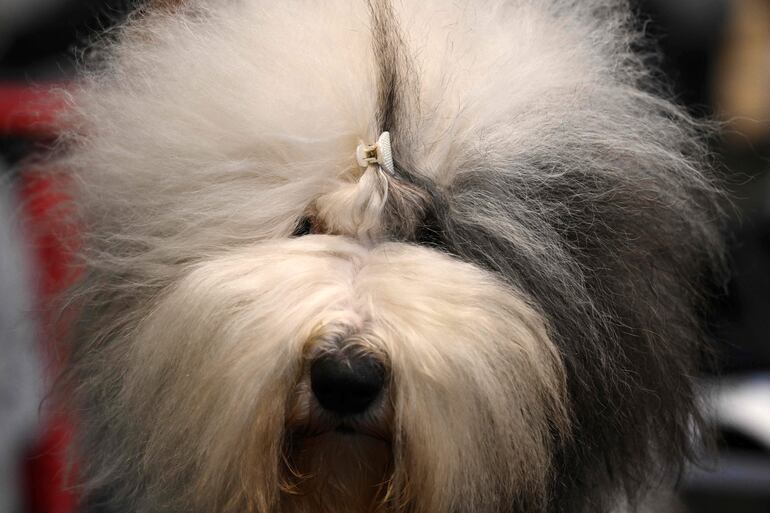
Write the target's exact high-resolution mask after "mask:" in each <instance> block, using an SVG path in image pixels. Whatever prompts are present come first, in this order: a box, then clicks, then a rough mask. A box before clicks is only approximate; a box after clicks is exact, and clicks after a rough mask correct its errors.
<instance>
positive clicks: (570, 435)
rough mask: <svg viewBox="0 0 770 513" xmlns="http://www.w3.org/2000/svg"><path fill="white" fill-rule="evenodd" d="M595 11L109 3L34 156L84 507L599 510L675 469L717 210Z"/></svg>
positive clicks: (626, 39)
mask: <svg viewBox="0 0 770 513" xmlns="http://www.w3.org/2000/svg"><path fill="white" fill-rule="evenodd" d="M201 4H203V3H201ZM482 4H483V5H482ZM624 7H625V6H624V5H623V4H622V2H615V1H609V0H601V1H600V0H597V1H590V2H583V3H581V5H575V4H574V3H572V2H566V1H564V2H562V1H557V0H553V1H549V2H528V1H524V0H521V1H516V0H510V1H489V2H481V4H478V3H476V2H467V4H466V3H462V5H459V4H452V5H451V6H449V5H444V4H443V3H440V2H436V3H435V5H434V2H423V3H421V6H416V5H410V3H407V2H404V3H403V4H402V3H399V2H393V3H392V4H391V3H390V2H387V1H381V2H380V1H376V2H375V1H372V2H369V3H367V2H364V1H361V2H359V1H354V0H339V1H334V2H326V3H323V5H322V6H321V5H316V4H315V3H312V2H288V3H287V2H262V1H259V0H252V1H246V0H243V1H233V2H224V3H222V4H221V5H217V6H204V5H199V3H197V2H190V3H189V4H185V5H182V6H180V7H178V8H176V9H169V8H168V6H166V7H164V8H162V9H157V10H155V11H153V10H150V11H148V12H143V13H141V14H139V15H137V16H136V19H135V20H134V21H133V22H132V23H131V24H129V25H128V26H127V27H126V28H125V29H123V31H122V32H121V33H120V35H119V37H118V40H117V43H115V44H114V45H113V47H112V48H111V50H110V52H109V57H108V59H107V60H106V61H104V64H103V66H102V67H101V68H100V70H99V71H98V72H97V73H92V74H91V75H89V77H88V78H87V79H86V80H85V81H84V85H83V87H82V89H81V90H79V91H78V92H76V94H75V95H74V101H73V103H72V106H73V109H72V112H73V116H72V117H70V118H69V119H68V121H67V122H68V126H69V128H70V135H71V137H70V139H69V146H68V151H69V153H68V156H67V157H65V158H64V160H63V161H62V162H59V163H58V164H57V165H58V166H60V167H61V166H64V167H66V169H68V170H69V172H71V173H72V175H71V176H72V178H71V180H70V181H71V183H72V184H73V185H74V187H73V194H74V197H75V199H76V201H77V204H78V212H79V214H80V216H79V217H78V220H77V222H78V223H79V224H80V226H83V227H84V232H85V234H84V242H83V248H84V252H83V254H84V257H85V265H86V271H87V272H86V273H85V276H84V278H83V280H82V283H81V286H80V288H79V289H78V290H77V293H76V296H75V298H76V305H77V309H78V312H79V314H80V321H79V322H78V323H77V329H76V330H75V336H74V344H73V346H72V350H71V352H72V357H71V360H70V363H69V374H70V378H71V380H72V383H73V384H74V391H75V392H76V394H75V398H76V401H77V404H78V406H79V410H78V411H79V414H78V419H77V420H78V421H79V427H80V433H81V438H80V447H81V450H82V451H83V454H84V463H85V465H84V480H85V482H86V487H87V488H86V490H87V494H86V497H87V500H90V501H93V502H97V501H101V500H103V501H105V503H106V504H107V505H108V506H109V507H112V508H115V509H116V510H120V511H142V512H156V511H178V512H182V511H185V512H201V513H202V512H218V513H229V512H243V511H253V512H259V513H278V512H280V513H311V512H312V513H372V512H383V513H391V512H396V511H408V512H413V513H471V512H473V513H505V512H510V511H570V512H573V513H574V512H582V511H588V510H589V509H590V511H593V512H596V511H603V510H605V509H606V508H608V507H610V506H612V505H613V504H614V503H615V502H616V501H618V500H622V497H623V496H625V494H626V493H630V492H633V491H634V490H635V489H638V488H639V487H641V486H642V485H643V484H644V482H645V481H646V480H648V479H650V478H651V477H654V476H655V475H658V474H659V472H658V471H661V470H665V469H668V468H669V463H672V464H674V465H676V464H678V463H679V462H680V461H681V459H682V457H683V456H684V455H686V453H687V450H688V446H689V441H688V429H689V428H690V427H691V423H692V421H693V413H692V410H693V398H692V389H691V383H690V376H691V375H692V372H693V365H694V362H693V357H694V353H695V352H696V347H697V341H698V338H699V332H698V329H697V322H696V320H695V316H694V311H695V307H696V305H697V293H696V291H695V289H694V284H695V281H694V279H695V274H696V273H697V272H699V271H703V270H708V269H709V268H710V267H712V266H714V265H715V262H717V261H718V258H719V237H718V233H717V229H716V227H715V217H716V216H717V215H718V209H717V207H715V206H714V201H713V197H714V195H715V193H714V191H713V188H712V186H711V185H710V183H709V180H708V178H707V177H706V176H705V175H704V174H703V173H702V172H701V171H702V170H701V164H700V161H699V160H698V159H699V158H700V157H699V153H700V152H701V151H702V149H701V146H700V145H699V143H698V142H697V140H696V138H695V134H694V132H693V129H692V126H691V124H690V123H691V122H690V121H689V120H688V119H687V117H686V116H685V115H684V114H682V113H681V112H679V111H678V110H677V109H676V108H675V107H673V106H672V105H670V104H669V103H667V102H666V101H664V100H661V99H659V98H656V97H655V96H653V95H651V94H649V93H647V92H645V91H644V90H643V89H642V82H643V80H644V78H645V75H644V73H643V69H642V68H641V67H640V65H638V63H637V61H636V60H635V59H634V57H633V55H631V54H630V53H629V45H630V44H631V43H632V42H633V41H634V39H633V37H632V36H631V34H630V31H629V29H628V27H627V23H628V22H627V20H626V15H625V9H624ZM386 130H387V131H389V132H390V134H391V136H392V157H393V160H394V166H393V169H386V168H385V167H384V166H381V165H378V164H377V163H371V164H370V165H364V166H363V167H362V166H361V165H359V163H358V162H357V160H356V148H357V147H358V146H359V145H362V144H363V145H368V144H371V143H373V142H374V141H375V140H376V139H377V137H378V136H379V135H380V133H381V132H383V131H386Z"/></svg>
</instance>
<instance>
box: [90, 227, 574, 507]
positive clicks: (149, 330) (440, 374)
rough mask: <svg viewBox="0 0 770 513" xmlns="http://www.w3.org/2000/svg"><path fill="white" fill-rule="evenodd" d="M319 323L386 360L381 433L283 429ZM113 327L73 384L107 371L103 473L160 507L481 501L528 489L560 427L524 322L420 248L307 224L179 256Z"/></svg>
mask: <svg viewBox="0 0 770 513" xmlns="http://www.w3.org/2000/svg"><path fill="white" fill-rule="evenodd" d="M204 291H205V293H204ZM325 331H329V332H332V333H337V332H345V333H355V334H361V339H362V340H365V341H366V343H367V344H368V345H369V346H370V347H371V348H373V349H374V350H378V349H379V350H382V351H383V353H384V354H387V355H388V358H389V361H388V366H389V369H390V370H389V372H390V376H391V377H390V384H389V387H388V390H389V391H388V392H387V393H386V395H388V398H387V399H386V398H385V397H383V398H382V399H381V400H382V401H385V404H384V405H382V406H378V407H377V408H382V409H383V410H389V409H390V408H392V412H391V413H386V414H385V415H383V416H380V417H379V418H380V419H381V421H384V422H385V423H387V424H389V429H388V430H384V431H382V432H381V433H379V434H377V433H375V432H370V433H369V434H366V430H365V429H362V430H361V433H358V434H349V435H348V434H344V433H337V432H332V433H321V434H318V433H310V434H304V435H303V433H301V432H299V431H298V430H297V429H296V428H297V426H298V425H299V424H301V418H302V417H303V416H305V417H306V416H307V413H306V412H307V408H305V407H298V408H295V409H292V407H290V406H288V405H291V404H292V402H294V401H296V397H298V396H299V397H305V398H306V397H307V395H308V394H307V392H306V391H304V392H303V389H302V386H303V385H302V381H303V379H304V378H303V375H304V373H303V365H304V364H303V362H304V361H305V354H306V352H307V351H312V350H313V348H312V345H313V343H314V341H318V340H323V339H324V338H325V336H324V332H325ZM131 337H132V339H133V341H132V343H131V344H130V346H128V345H127V346H126V347H124V348H123V350H122V351H120V352H118V353H117V354H115V355H113V358H111V359H110V360H109V361H106V362H100V363H99V365H96V366H94V369H95V371H96V372H97V373H98V374H97V375H93V376H91V379H90V382H91V383H96V382H98V383H101V384H102V385H101V386H102V387H103V384H104V383H106V382H107V381H112V382H113V383H114V386H113V387H111V388H102V389H101V393H102V394H106V395H109V401H108V403H109V404H110V405H111V409H112V416H111V419H112V420H111V424H110V430H109V433H104V434H103V437H104V438H103V439H102V440H101V444H102V447H114V448H115V452H114V453H110V454H113V455H116V456H110V458H114V459H113V461H111V462H110V466H111V467H112V468H111V471H112V472H113V473H114V474H115V476H114V477H115V478H118V477H125V476H134V478H135V479H138V482H141V483H143V485H144V488H143V494H142V499H144V500H146V501H148V502H147V504H152V505H153V507H154V508H157V507H161V506H162V507H163V508H165V509H166V511H218V512H231V511H232V512H233V513H235V512H239V511H260V512H261V511H275V507H276V505H277V504H281V505H285V506H287V508H288V509H286V510H284V509H281V510H280V511H292V512H293V511H296V512H304V511H315V512H319V511H321V512H323V511H329V512H331V511H335V512H338V511H343V510H340V509H339V508H340V504H348V503H349V504H351V505H364V504H366V505H371V506H372V507H375V506H376V507H375V510H377V511H380V510H381V511H397V510H398V511H400V510H405V509H408V510H409V511H413V512H421V513H445V512H446V513H449V512H453V511H478V512H496V511H500V510H501V508H503V506H504V505H506V504H510V503H511V501H513V496H512V495H513V493H514V492H515V493H516V494H517V495H519V496H520V495H522V492H523V491H527V492H528V496H530V497H532V498H533V500H537V498H539V497H542V496H543V493H544V488H545V486H546V477H547V469H548V468H549V460H550V455H551V453H552V450H553V447H552V444H553V440H552V439H551V438H550V437H549V436H544V435H543V433H549V430H550V429H552V428H554V427H555V428H557V429H560V430H562V431H563V432H565V433H566V432H567V421H566V411H565V409H566V406H565V405H564V404H563V402H562V401H563V397H564V389H563V387H564V381H563V380H564V377H563V371H562V369H561V364H560V362H559V359H558V356H557V354H556V350H555V348H554V346H553V345H552V344H551V342H550V341H549V339H548V336H547V334H546V330H545V325H544V324H543V322H542V319H541V317H540V316H539V315H538V314H537V313H535V312H534V311H533V310H532V309H531V308H530V307H529V306H528V305H527V301H526V300H525V298H524V297H523V296H522V295H521V293H519V292H517V291H515V290H513V289H511V288H509V287H508V286H506V285H504V284H502V283H501V282H499V281H498V280H497V279H495V278H494V277H493V276H491V275H489V274H488V273H486V272H483V271H480V270H479V269H477V268H475V267H474V266H471V265H469V264H466V263H462V262H459V261H457V260H454V259H452V258H450V257H448V256H444V255H442V254H440V253H437V252H435V251H432V250H429V249H425V248H419V247H415V246H409V245H404V244H396V243H393V244H386V245H380V246H378V247H377V248H376V249H368V248H366V247H364V246H361V245H359V244H356V243H354V242H352V241H348V240H345V239H344V238H340V237H330V236H308V237H305V238H302V239H297V240H291V241H278V242H266V243H263V244H259V245H256V246H253V247H247V248H244V249H242V250H239V251H234V252H229V253H228V254H226V255H223V256H221V257H219V258H215V259H212V260H211V261H208V262H206V263H202V264H199V265H197V266H194V267H192V268H190V269H189V271H188V273H187V274H186V275H185V276H184V277H183V278H182V279H180V281H179V282H178V283H177V284H176V285H175V286H173V287H172V288H171V289H170V290H168V291H167V292H166V293H165V294H164V295H163V296H162V297H161V298H160V299H159V300H158V301H157V302H156V303H154V304H152V305H148V309H147V314H146V317H145V318H144V319H143V320H142V321H141V322H139V323H138V325H137V326H136V329H135V331H134V332H133V333H132V334H131ZM92 357H93V358H100V356H98V355H96V354H94V355H92ZM96 369H98V370H96ZM110 376H113V377H114V376H121V379H120V380H114V379H111V378H110ZM304 386H306V385H304ZM148 398H152V399H151V400H148ZM378 411H380V410H377V409H375V410H373V413H371V415H375V416H377V415H379V414H378V413H377V412H378ZM298 417H299V420H298ZM305 435H307V436H305ZM371 435H377V436H371ZM290 437H295V438H290ZM350 441H352V442H353V443H350V444H348V442H350ZM287 444H289V448H288V449H287ZM108 453H109V451H106V452H104V453H103V454H105V455H106V454H108ZM119 454H123V455H128V454H130V455H131V457H130V458H123V459H121V458H119V457H118V456H117V455H119ZM103 464H104V463H103V462H99V465H103ZM103 468H104V467H103ZM279 490H283V491H282V492H280V493H279V492H278V491H279ZM114 491H115V493H121V492H123V493H125V492H126V490H114ZM343 497H345V501H342V502H340V501H341V500H342V499H343ZM125 499H126V500H128V497H125ZM377 505H379V506H377ZM316 508H317V509H316ZM153 511H155V509H153ZM345 511H347V510H345ZM350 511H351V512H352V511H354V510H352V509H351V510H350ZM355 511H364V510H355ZM372 511H374V510H372Z"/></svg>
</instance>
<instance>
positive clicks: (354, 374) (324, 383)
mask: <svg viewBox="0 0 770 513" xmlns="http://www.w3.org/2000/svg"><path fill="white" fill-rule="evenodd" d="M384 383H385V369H384V367H383V366H382V364H381V363H380V362H379V361H378V360H377V359H376V358H375V357H373V356H371V355H349V354H344V353H342V352H340V353H333V354H325V355H322V356H320V357H319V358H318V359H316V360H315V361H314V362H313V364H312V366H311V367H310V384H311V387H312V389H313V394H314V395H315V397H316V399H317V400H318V402H319V403H321V406H323V407H324V408H325V409H327V410H330V411H333V412H335V413H339V414H342V415H350V414H355V413H361V412H363V411H364V410H366V409H367V408H368V407H369V405H370V404H371V403H372V402H373V401H374V400H375V399H376V398H377V396H378V395H379V394H380V391H381V390H382V387H383V384H384Z"/></svg>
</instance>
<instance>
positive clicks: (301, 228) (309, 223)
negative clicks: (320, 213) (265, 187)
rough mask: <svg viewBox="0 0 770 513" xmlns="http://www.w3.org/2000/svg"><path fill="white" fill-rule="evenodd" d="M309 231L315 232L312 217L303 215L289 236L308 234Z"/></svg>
mask: <svg viewBox="0 0 770 513" xmlns="http://www.w3.org/2000/svg"><path fill="white" fill-rule="evenodd" d="M311 233H315V223H314V222H313V218H312V217H310V216H305V217H303V218H302V219H300V220H299V222H298V223H297V226H296V227H295V228H294V231H293V232H291V236H292V237H302V236H303V235H310V234H311Z"/></svg>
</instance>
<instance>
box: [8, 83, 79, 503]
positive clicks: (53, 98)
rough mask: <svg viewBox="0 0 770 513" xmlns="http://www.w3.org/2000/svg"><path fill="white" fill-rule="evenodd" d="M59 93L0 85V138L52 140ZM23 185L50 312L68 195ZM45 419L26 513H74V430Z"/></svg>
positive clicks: (27, 178)
mask: <svg viewBox="0 0 770 513" xmlns="http://www.w3.org/2000/svg"><path fill="white" fill-rule="evenodd" d="M55 88H58V87H54V86H45V87H43V86H37V87H26V86H23V85H16V84H0V136H4V137H14V138H21V139H29V140H31V141H33V142H35V141H40V142H45V141H49V140H52V139H54V138H55V137H56V134H55V133H54V132H53V121H54V120H55V118H56V115H57V113H58V112H59V111H60V110H61V109H62V108H63V104H62V102H61V100H60V99H59V97H58V96H57V95H55V94H52V90H53V89H55ZM19 185H20V186H19V191H20V195H21V198H20V199H21V200H22V204H23V205H24V210H25V214H26V217H27V226H28V230H29V233H28V239H29V240H30V241H31V246H32V248H33V249H34V253H35V257H36V259H37V262H36V264H37V265H36V267H37V273H36V274H37V275H38V276H39V277H40V280H39V290H38V301H39V304H40V305H41V307H42V308H41V310H42V311H44V312H46V311H47V310H46V305H49V304H51V301H52V299H53V298H54V296H55V295H56V294H58V293H59V292H61V291H62V290H63V289H64V288H65V287H66V286H67V285H68V284H69V283H70V281H71V278H72V276H73V275H72V272H71V271H72V266H71V263H72V258H71V253H70V252H69V251H68V249H67V247H66V244H64V243H63V241H65V240H71V239H72V237H71V236H72V235H74V231H75V230H74V228H73V227H72V226H67V225H66V224H65V221H64V217H63V216H62V215H61V209H62V208H65V205H66V202H65V201H64V200H65V199H66V196H64V195H63V193H62V188H61V187H59V186H58V185H57V183H56V182H55V180H54V179H52V178H51V177H49V176H43V175H38V174H36V173H34V172H31V171H28V172H22V175H21V177H20V184H19ZM52 317H53V316H49V318H44V319H43V324H44V325H43V328H42V337H41V338H42V340H41V344H42V345H43V351H41V354H44V355H47V356H49V361H46V362H43V364H44V366H45V368H47V369H50V373H49V374H50V375H49V378H50V379H51V381H53V380H54V379H55V375H56V373H57V372H58V370H59V368H60V365H59V364H60V353H59V351H57V343H58V342H59V340H57V333H58V330H57V329H56V326H57V325H58V326H61V324H59V323H60V322H61V321H60V320H58V319H54V318H52ZM57 406H59V407H61V405H57ZM56 409H60V408H56ZM43 415H44V418H43V419H42V423H43V427H42V430H41V436H40V439H39V440H38V441H37V443H36V444H35V446H34V447H33V448H32V449H31V450H30V453H29V454H28V457H27V459H26V461H25V468H24V479H25V487H26V489H25V490H24V493H25V495H26V506H27V512H26V513H71V512H73V511H74V510H75V507H76V504H77V497H76V494H75V493H74V491H73V490H72V489H71V487H69V486H68V485H67V483H66V478H67V475H68V474H69V469H68V468H67V460H66V452H67V447H68V445H69V443H70V439H71V435H72V427H71V424H70V422H69V421H68V420H67V419H66V417H65V416H64V415H63V414H61V413H56V412H54V411H44V412H43Z"/></svg>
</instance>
